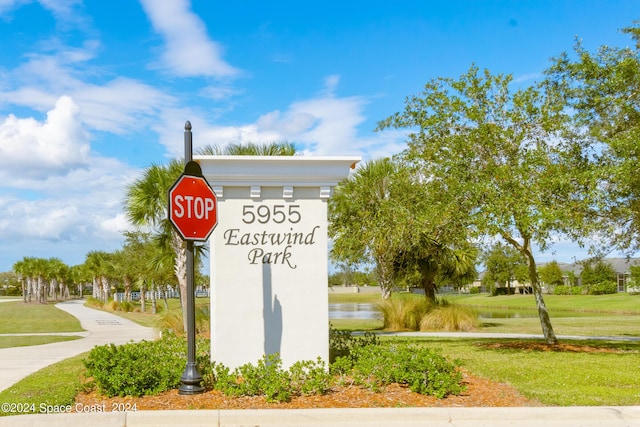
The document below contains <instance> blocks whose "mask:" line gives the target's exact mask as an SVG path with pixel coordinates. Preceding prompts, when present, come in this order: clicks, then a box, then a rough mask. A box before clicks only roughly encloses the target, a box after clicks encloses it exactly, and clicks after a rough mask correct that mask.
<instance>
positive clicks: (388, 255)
mask: <svg viewBox="0 0 640 427" xmlns="http://www.w3.org/2000/svg"><path fill="white" fill-rule="evenodd" d="M405 177H406V175H404V174H403V173H401V170H400V166H399V165H398V164H397V163H395V162H393V161H392V160H391V159H380V160H374V161H371V162H368V163H367V164H366V165H364V166H362V167H360V168H359V169H358V170H357V171H356V172H355V173H354V174H353V175H352V176H351V177H350V178H347V179H346V180H344V181H343V182H341V183H340V184H339V185H338V186H337V187H336V189H335V192H334V195H333V197H332V198H331V199H330V200H329V236H330V237H331V238H332V239H333V248H332V250H331V256H332V258H333V259H334V260H336V261H339V262H343V263H346V264H347V265H354V264H358V263H363V262H364V263H368V262H372V263H373V264H374V266H375V273H376V276H377V279H378V283H379V284H380V289H381V293H382V298H383V299H387V298H389V296H390V295H391V290H392V288H393V277H394V262H395V260H396V252H397V250H398V249H397V248H399V247H400V245H401V242H402V240H403V236H404V235H405V230H403V228H404V227H405V225H408V223H407V222H406V221H404V220H402V219H401V218H404V216H405V211H406V209H405V208H406V204H405V203H404V202H403V201H404V200H405V199H404V195H407V194H411V191H410V190H409V189H408V187H407V185H409V183H408V182H407V181H406V180H405V179H404V178H405Z"/></svg>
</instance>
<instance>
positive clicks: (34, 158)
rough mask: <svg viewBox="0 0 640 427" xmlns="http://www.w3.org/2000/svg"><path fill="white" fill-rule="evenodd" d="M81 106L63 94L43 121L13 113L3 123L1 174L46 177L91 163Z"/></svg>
mask: <svg viewBox="0 0 640 427" xmlns="http://www.w3.org/2000/svg"><path fill="white" fill-rule="evenodd" d="M78 113H79V108H78V106H77V105H76V104H75V102H73V100H72V99H71V98H70V97H68V96H62V97H60V99H58V101H57V102H56V105H55V107H54V108H53V109H52V110H50V111H49V112H48V113H47V118H46V120H45V121H44V122H43V123H40V122H38V121H37V120H35V119H33V118H27V119H19V118H17V117H16V116H14V115H10V116H9V117H7V118H6V119H5V120H4V121H3V122H2V123H1V124H0V168H1V169H2V173H0V176H2V175H5V179H6V175H7V174H17V175H20V176H27V177H45V176H48V175H50V174H63V173H66V172H67V171H68V170H69V169H73V168H78V167H83V166H86V165H87V164H88V160H89V159H88V156H89V144H88V136H87V133H86V132H85V131H84V129H83V128H82V126H81V124H80V122H79V120H78V117H77V116H78Z"/></svg>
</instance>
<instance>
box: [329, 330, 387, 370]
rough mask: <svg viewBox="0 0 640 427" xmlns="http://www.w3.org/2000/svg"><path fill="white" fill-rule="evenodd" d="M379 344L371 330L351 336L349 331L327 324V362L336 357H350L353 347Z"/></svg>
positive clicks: (332, 360)
mask: <svg viewBox="0 0 640 427" xmlns="http://www.w3.org/2000/svg"><path fill="white" fill-rule="evenodd" d="M376 344H379V340H378V337H377V336H376V335H375V334H374V333H371V332H365V334H364V336H359V337H356V336H353V335H352V334H351V332H350V331H339V330H336V329H333V328H332V327H331V325H329V363H330V364H331V363H333V362H335V360H336V359H337V358H338V357H350V354H351V352H352V351H353V349H354V348H359V347H365V346H368V345H376Z"/></svg>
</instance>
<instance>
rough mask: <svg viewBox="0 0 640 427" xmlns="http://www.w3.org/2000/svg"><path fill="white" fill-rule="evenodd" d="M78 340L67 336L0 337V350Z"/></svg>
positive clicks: (76, 337) (75, 337)
mask: <svg viewBox="0 0 640 427" xmlns="http://www.w3.org/2000/svg"><path fill="white" fill-rule="evenodd" d="M80 338H81V337H80V336H69V335H19V336H0V348H12V347H28V346H31V345H41V344H50V343H54V342H61V341H73V340H77V339H80Z"/></svg>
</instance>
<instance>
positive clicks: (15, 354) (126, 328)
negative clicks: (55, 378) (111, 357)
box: [0, 300, 157, 391]
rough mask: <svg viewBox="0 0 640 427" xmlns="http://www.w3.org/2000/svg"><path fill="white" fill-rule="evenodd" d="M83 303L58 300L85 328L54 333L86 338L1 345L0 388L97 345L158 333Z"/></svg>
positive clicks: (119, 342) (140, 338) (116, 342)
mask: <svg viewBox="0 0 640 427" xmlns="http://www.w3.org/2000/svg"><path fill="white" fill-rule="evenodd" d="M4 301H6V300H4ZM84 303H85V301H84V300H70V301H65V302H61V303H59V304H56V307H57V308H59V309H61V310H64V311H66V312H68V313H69V314H71V315H72V316H74V317H77V318H78V319H79V320H80V324H81V325H82V327H83V328H84V329H85V331H82V332H73V333H55V334H51V335H77V336H81V337H83V338H81V339H78V340H73V341H63V342H57V343H51V344H43V345H36V346H29V347H13V348H2V349H0V361H2V363H0V391H2V390H5V389H7V388H9V387H11V386H12V385H14V384H15V383H17V382H18V381H20V380H21V379H23V378H25V377H26V376H28V375H30V374H32V373H34V372H36V371H39V370H40V369H42V368H44V367H46V366H49V365H51V364H53V363H57V362H60V361H62V360H64V359H68V358H70V357H73V356H76V355H78V354H80V353H84V352H86V351H89V350H91V349H92V348H93V347H95V346H97V345H104V344H109V343H113V344H125V343H127V342H131V341H141V340H144V339H147V340H148V339H155V338H156V337H157V332H156V331H155V330H154V329H152V328H147V327H144V326H140V325H138V324H137V323H135V322H132V321H130V320H127V319H124V318H122V317H120V316H116V315H115V314H111V313H107V312H104V311H101V310H95V309H93V308H88V307H85V305H84ZM35 335H45V334H35Z"/></svg>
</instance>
